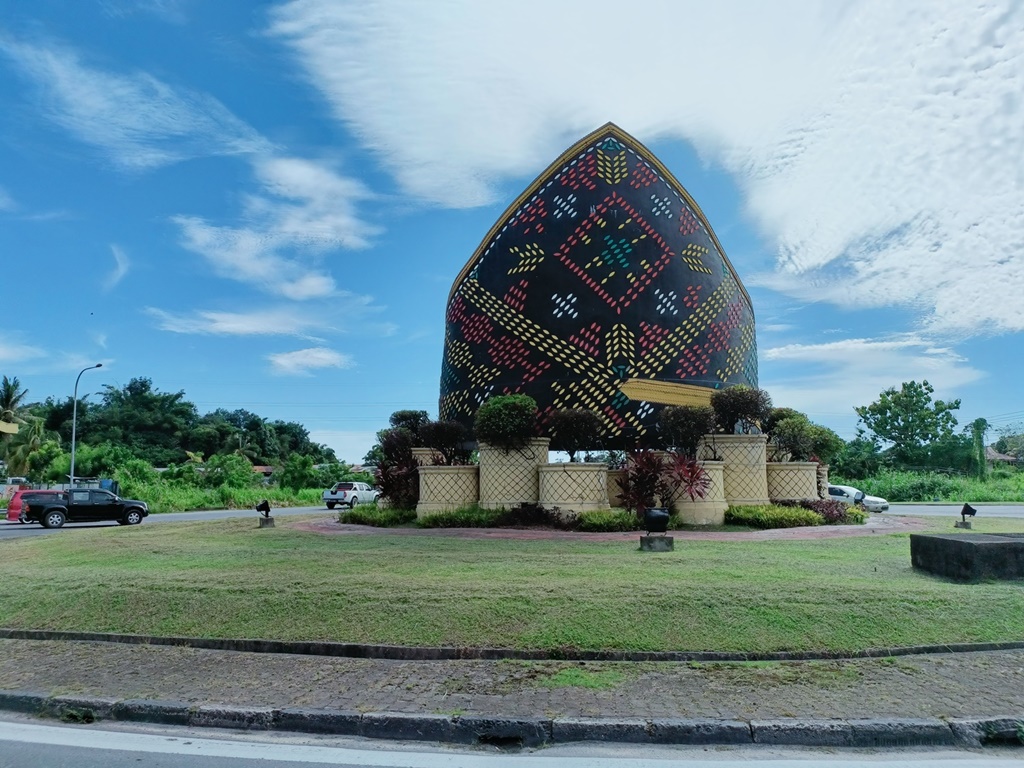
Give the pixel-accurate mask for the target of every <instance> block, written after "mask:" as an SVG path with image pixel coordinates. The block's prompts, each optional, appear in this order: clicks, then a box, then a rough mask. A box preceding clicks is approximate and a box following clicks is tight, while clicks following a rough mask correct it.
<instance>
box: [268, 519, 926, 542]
mask: <svg viewBox="0 0 1024 768" xmlns="http://www.w3.org/2000/svg"><path fill="white" fill-rule="evenodd" d="M926 525H927V523H926V522H925V521H923V520H918V519H915V518H908V517H900V516H891V515H873V516H872V517H870V518H868V521H867V522H866V523H865V524H864V525H821V526H813V527H805V528H776V529H773V530H770V531H744V532H740V533H736V532H724V531H706V532H705V531H670V532H669V534H670V535H671V536H674V537H675V538H677V539H681V540H684V541H776V540H783V541H798V540H804V539H811V540H813V539H839V538H845V537H850V536H874V535H877V534H886V533H913V532H915V531H920V530H923V529H924V528H925V527H926ZM285 526H286V527H288V528H292V529H294V530H299V531H307V532H309V533H319V534H324V535H328V536H346V535H348V536H360V535H367V534H376V535H385V536H388V535H390V536H434V537H439V536H440V537H446V538H457V539H515V540H519V541H542V540H551V541H633V540H634V539H636V537H637V535H638V532H637V531H626V532H623V533H583V532H581V531H558V530H555V529H553V528H371V527H369V526H365V525H351V524H348V523H339V522H338V521H337V519H336V518H333V517H325V518H323V519H320V520H305V521H301V522H289V523H285Z"/></svg>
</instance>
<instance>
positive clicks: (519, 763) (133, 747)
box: [0, 719, 1020, 768]
mask: <svg viewBox="0 0 1024 768" xmlns="http://www.w3.org/2000/svg"><path fill="white" fill-rule="evenodd" d="M138 765H146V766H153V767H155V768H262V767H263V766H267V765H331V766H336V767H337V768H347V767H348V766H352V768H364V767H369V766H373V767H374V768H392V767H393V768H683V766H686V768H740V767H741V766H743V768H747V766H764V767H766V768H767V767H769V766H770V767H771V768H807V766H813V765H829V766H832V767H833V768H897V766H922V768H924V766H933V765H942V766H949V768H1010V766H1019V765H1020V761H1019V755H1017V754H1016V753H1014V752H1009V751H1007V750H985V751H984V752H977V751H975V752H969V751H964V750H955V749H899V750H838V749H834V748H803V749H798V748H790V749H783V748H772V747H767V746H765V747H757V746H749V747H716V748H703V747H671V746H665V747H658V746H646V745H631V744H612V745H599V744H585V743H581V744H566V745H561V746H554V747H550V748H548V749H544V750H539V751H524V752H521V753H512V754H509V753H500V752H497V751H493V750H487V751H485V750H479V749H475V750H474V749H468V748H458V747H444V746H439V745H433V744H415V743H409V742H406V743H389V742H382V743H380V742H378V743H376V744H370V743H367V742H366V741H359V740H354V739H347V740H345V739H335V738H329V737H325V738H316V737H308V736H300V735H295V736H288V735H283V734H275V735H272V736H271V735H264V734H259V733H257V732H252V733H248V734H235V733H226V732H224V731H219V732H218V731H211V732H203V733H199V732H197V731H196V730H195V729H187V728H170V727H167V728H161V727H151V728H150V727H144V728H139V727H125V728H116V729H114V728H109V727H107V726H106V725H104V726H85V727H83V726H61V725H50V724H46V725H42V724H38V723H37V722H30V721H27V720H23V719H19V720H6V719H4V720H0V768H23V767H24V768H27V767H28V766H32V767H33V768H50V767H51V766H53V767H54V768H56V766H75V768H122V767H125V766H138Z"/></svg>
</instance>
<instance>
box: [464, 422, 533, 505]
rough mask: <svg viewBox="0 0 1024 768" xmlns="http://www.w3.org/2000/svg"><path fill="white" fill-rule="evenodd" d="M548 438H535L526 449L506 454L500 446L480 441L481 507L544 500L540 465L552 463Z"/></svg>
mask: <svg viewBox="0 0 1024 768" xmlns="http://www.w3.org/2000/svg"><path fill="white" fill-rule="evenodd" d="M549 442H550V441H549V440H548V439H547V438H546V437H543V438H535V439H533V440H531V441H530V442H529V443H528V444H527V446H526V447H525V448H522V449H520V450H513V451H510V452H508V453H505V452H504V451H503V450H501V449H500V448H495V447H493V446H490V445H487V444H485V443H481V444H480V506H481V507H483V508H484V509H498V508H500V507H505V508H507V509H512V508H514V507H518V506H520V505H522V504H537V503H538V502H539V501H540V477H539V473H538V467H539V466H540V465H541V464H547V463H548V444H549Z"/></svg>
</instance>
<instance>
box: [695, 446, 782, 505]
mask: <svg viewBox="0 0 1024 768" xmlns="http://www.w3.org/2000/svg"><path fill="white" fill-rule="evenodd" d="M767 442H768V436H767V435H707V436H705V438H704V444H703V445H702V446H701V455H700V458H702V459H715V458H716V456H715V454H717V459H718V460H720V461H723V462H724V463H725V470H724V473H723V478H724V484H725V500H726V502H727V503H728V504H730V505H736V506H740V505H757V504H767V503H768V472H767V470H766V468H765V465H766V464H767V448H766V446H767Z"/></svg>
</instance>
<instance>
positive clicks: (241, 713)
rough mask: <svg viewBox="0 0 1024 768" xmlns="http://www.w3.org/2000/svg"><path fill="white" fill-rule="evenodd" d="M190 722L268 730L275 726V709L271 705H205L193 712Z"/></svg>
mask: <svg viewBox="0 0 1024 768" xmlns="http://www.w3.org/2000/svg"><path fill="white" fill-rule="evenodd" d="M190 724H191V725H194V726H198V727H202V728H240V729H242V730H244V731H250V730H252V731H266V730H269V729H271V728H273V727H274V710H273V709H271V708H270V707H233V706H229V705H226V704H213V705H204V706H201V707H199V708H198V709H195V710H194V711H193V712H192V719H191V721H190Z"/></svg>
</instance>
